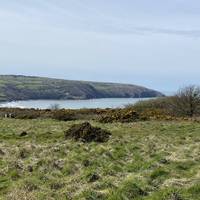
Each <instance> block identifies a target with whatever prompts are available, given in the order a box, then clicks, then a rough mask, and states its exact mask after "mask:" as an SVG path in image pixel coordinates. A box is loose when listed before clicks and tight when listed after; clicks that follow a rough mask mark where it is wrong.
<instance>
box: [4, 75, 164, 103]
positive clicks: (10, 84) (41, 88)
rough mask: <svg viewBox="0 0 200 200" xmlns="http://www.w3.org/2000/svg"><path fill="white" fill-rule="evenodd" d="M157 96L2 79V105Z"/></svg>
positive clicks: (105, 86)
mask: <svg viewBox="0 0 200 200" xmlns="http://www.w3.org/2000/svg"><path fill="white" fill-rule="evenodd" d="M157 96H162V94H161V93H160V92H157V91H155V90H151V89H147V88H144V87H141V86H136V85H128V84H118V83H99V82H87V81H71V80H70V81H69V80H62V79H52V78H42V77H30V76H17V75H0V101H15V100H29V99H92V98H114V97H116V98H126V97H127V98H129V97H157Z"/></svg>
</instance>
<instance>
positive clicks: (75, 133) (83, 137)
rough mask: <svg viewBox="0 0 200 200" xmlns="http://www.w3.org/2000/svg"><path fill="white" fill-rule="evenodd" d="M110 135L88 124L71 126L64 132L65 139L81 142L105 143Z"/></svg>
mask: <svg viewBox="0 0 200 200" xmlns="http://www.w3.org/2000/svg"><path fill="white" fill-rule="evenodd" d="M110 135H111V133H110V132H108V131H106V130H103V129H101V128H98V127H93V126H92V125H91V124H90V123H88V122H85V123H82V124H76V125H73V126H72V127H71V128H70V129H69V130H67V131H66V132H65V139H75V140H79V141H82V142H92V141H94V142H107V141H108V140H109V137H110Z"/></svg>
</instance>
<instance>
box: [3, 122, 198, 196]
mask: <svg viewBox="0 0 200 200" xmlns="http://www.w3.org/2000/svg"><path fill="white" fill-rule="evenodd" d="M81 122H82V121H73V122H59V121H55V120H50V119H44V120H39V119H36V120H17V119H1V120H0V199H2V200H4V199H8V200H25V199H26V200H36V199H37V200H38V199H39V200H40V199H41V200H44V199H47V200H51V199H52V200H53V199H55V200H62V199H63V200H64V199H74V200H76V199H77V200H79V199H86V200H100V199H102V200H104V199H108V200H129V199H136V200H198V199H200V124H199V123H194V122H180V121H179V122H177V121H176V122H175V121H174V122H173V121H171V122H165V121H149V122H135V123H124V124H122V123H113V124H101V123H96V122H92V121H91V123H92V124H93V125H95V126H99V127H101V128H104V129H106V130H108V131H110V132H111V133H112V137H111V138H110V140H109V141H108V142H106V143H94V142H93V143H81V142H75V141H72V140H65V139H64V131H65V130H67V129H68V128H69V127H70V126H71V125H72V124H75V123H81ZM23 131H26V132H27V133H28V135H27V136H24V137H20V133H21V132H23Z"/></svg>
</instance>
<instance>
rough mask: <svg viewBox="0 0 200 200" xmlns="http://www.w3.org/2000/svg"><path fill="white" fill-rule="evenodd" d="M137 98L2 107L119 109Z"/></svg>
mask: <svg viewBox="0 0 200 200" xmlns="http://www.w3.org/2000/svg"><path fill="white" fill-rule="evenodd" d="M147 99H148V98H145V99H143V98H142V99H141V98H140V99H138V98H137V99H136V98H105V99H90V100H28V101H14V102H7V103H2V104H0V107H12V108H15V107H17V108H39V109H47V108H51V107H52V106H53V105H58V106H59V108H70V109H80V108H118V107H124V106H125V105H128V104H134V103H136V102H138V101H139V100H147Z"/></svg>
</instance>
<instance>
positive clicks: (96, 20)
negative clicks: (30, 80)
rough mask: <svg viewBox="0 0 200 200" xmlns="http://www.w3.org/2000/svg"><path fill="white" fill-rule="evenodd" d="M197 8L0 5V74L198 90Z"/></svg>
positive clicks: (14, 1)
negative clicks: (194, 87) (191, 85)
mask: <svg viewBox="0 0 200 200" xmlns="http://www.w3.org/2000/svg"><path fill="white" fill-rule="evenodd" d="M199 61H200V1H199V0H166V1H160V0H42V1H41V0H9V1H5V0H0V73H1V74H24V75H38V76H49V77H57V78H65V79H75V80H94V81H109V82H124V83H133V84H139V85H144V86H147V87H151V88H155V89H158V90H162V91H173V90H176V89H177V88H179V87H180V86H184V85H187V84H200V79H199V74H200V62H199Z"/></svg>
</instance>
